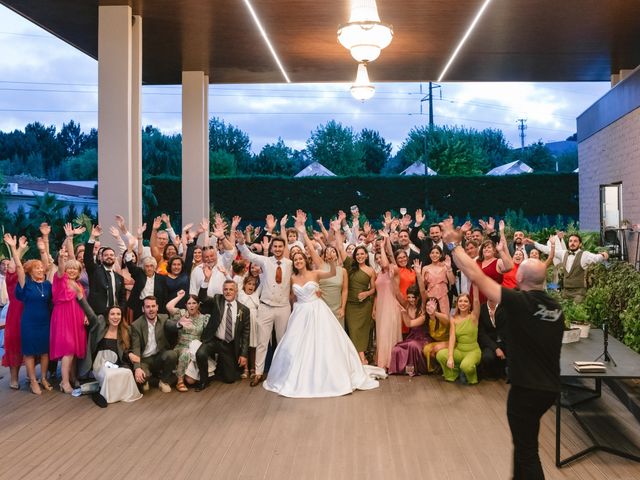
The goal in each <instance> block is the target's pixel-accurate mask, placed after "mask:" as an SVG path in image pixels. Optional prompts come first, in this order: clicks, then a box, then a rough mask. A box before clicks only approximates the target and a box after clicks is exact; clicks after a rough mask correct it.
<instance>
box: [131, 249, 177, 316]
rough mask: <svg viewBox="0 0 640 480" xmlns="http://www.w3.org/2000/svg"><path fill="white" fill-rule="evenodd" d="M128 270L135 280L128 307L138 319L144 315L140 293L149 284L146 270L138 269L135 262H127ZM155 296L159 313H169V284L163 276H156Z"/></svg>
mask: <svg viewBox="0 0 640 480" xmlns="http://www.w3.org/2000/svg"><path fill="white" fill-rule="evenodd" d="M127 270H129V273H130V274H131V277H132V278H133V280H134V282H135V283H134V284H133V288H132V289H131V295H129V301H128V302H127V306H128V307H129V308H130V309H131V310H133V316H134V318H135V317H138V316H139V315H140V314H142V300H141V299H140V292H142V290H143V289H144V287H145V285H146V284H147V275H146V273H144V269H143V268H140V267H138V266H137V265H136V264H135V263H134V262H133V261H131V262H127ZM153 296H154V297H156V299H157V300H158V312H160V313H167V302H168V301H169V300H168V299H167V284H166V278H165V277H164V276H163V275H158V274H157V273H156V274H155V275H154V279H153Z"/></svg>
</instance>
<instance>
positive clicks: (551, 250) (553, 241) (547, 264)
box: [544, 235, 558, 268]
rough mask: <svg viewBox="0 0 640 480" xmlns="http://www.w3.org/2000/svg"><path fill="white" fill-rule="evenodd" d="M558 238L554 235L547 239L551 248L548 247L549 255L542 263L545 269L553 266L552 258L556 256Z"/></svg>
mask: <svg viewBox="0 0 640 480" xmlns="http://www.w3.org/2000/svg"><path fill="white" fill-rule="evenodd" d="M557 238H558V237H556V236H555V235H551V236H550V237H549V243H550V244H551V246H550V247H549V255H548V256H547V259H546V260H545V262H544V266H545V267H547V268H548V267H550V266H551V265H553V258H554V257H555V256H556V240H557Z"/></svg>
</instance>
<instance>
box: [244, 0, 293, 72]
mask: <svg viewBox="0 0 640 480" xmlns="http://www.w3.org/2000/svg"><path fill="white" fill-rule="evenodd" d="M244 4H245V5H246V6H247V8H248V9H249V13H250V14H251V16H252V17H253V21H254V22H255V23H256V26H257V27H258V30H260V34H261V35H262V38H263V39H264V41H265V43H266V44H267V47H268V48H269V51H270V52H271V55H272V56H273V59H274V60H275V61H276V64H277V65H278V68H279V69H280V71H281V72H282V76H283V77H284V79H285V80H286V81H287V83H291V80H289V76H288V75H287V72H286V71H285V69H284V67H283V66H282V63H281V62H280V59H279V58H278V54H277V53H276V51H275V49H274V48H273V45H271V41H270V40H269V37H268V36H267V32H265V30H264V28H263V27H262V23H260V19H259V18H258V15H256V12H255V10H253V7H252V6H251V2H249V0H244Z"/></svg>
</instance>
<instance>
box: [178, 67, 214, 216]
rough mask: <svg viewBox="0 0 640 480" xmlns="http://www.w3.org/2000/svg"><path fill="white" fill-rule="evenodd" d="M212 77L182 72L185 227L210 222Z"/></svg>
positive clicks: (183, 207) (200, 73) (201, 73)
mask: <svg viewBox="0 0 640 480" xmlns="http://www.w3.org/2000/svg"><path fill="white" fill-rule="evenodd" d="M208 92H209V77H208V76H206V75H205V74H204V72H198V71H195V72H182V223H183V225H185V224H187V223H194V224H196V225H197V224H198V222H200V221H201V220H202V219H203V218H209V125H208V116H209V115H208Z"/></svg>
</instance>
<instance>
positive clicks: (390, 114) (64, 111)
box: [0, 108, 572, 132]
mask: <svg viewBox="0 0 640 480" xmlns="http://www.w3.org/2000/svg"><path fill="white" fill-rule="evenodd" d="M0 112H26V113H94V114H97V113H98V111H97V110H46V109H21V108H15V109H8V108H5V109H2V108H0ZM142 113H143V115H180V114H182V112H180V111H164V112H161V111H143V112H142ZM209 114H211V115H236V116H238V115H251V116H255V115H270V116H280V115H298V116H304V115H312V116H318V115H331V116H337V115H348V116H355V115H358V116H406V117H411V116H417V115H418V114H416V113H407V112H362V111H355V112H233V111H210V112H209ZM436 117H437V118H448V119H452V120H463V121H467V122H474V123H486V124H489V125H504V126H511V124H510V123H504V122H493V121H490V120H480V119H474V118H465V117H456V116H451V115H436ZM532 128H533V129H534V130H545V131H550V132H572V130H564V129H558V128H545V127H532Z"/></svg>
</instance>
